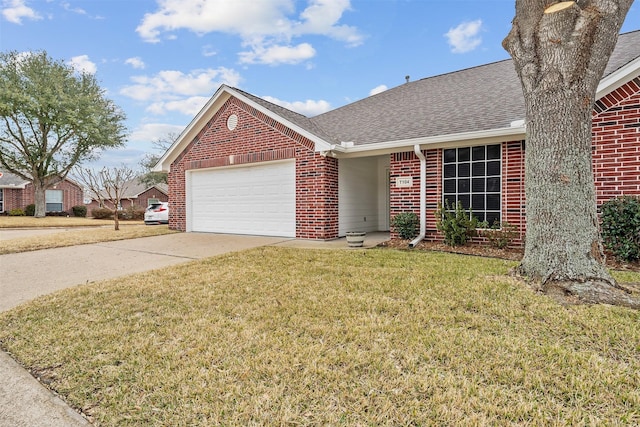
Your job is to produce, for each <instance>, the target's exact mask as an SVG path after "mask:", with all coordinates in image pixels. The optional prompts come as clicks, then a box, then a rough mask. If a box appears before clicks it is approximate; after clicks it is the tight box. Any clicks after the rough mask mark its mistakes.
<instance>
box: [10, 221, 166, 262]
mask: <svg viewBox="0 0 640 427" xmlns="http://www.w3.org/2000/svg"><path fill="white" fill-rule="evenodd" d="M169 233H176V231H173V230H169V227H168V226H166V225H156V226H145V225H121V226H120V230H118V231H115V230H114V229H113V227H104V228H85V229H78V230H73V231H62V230H61V231H60V232H59V233H52V234H46V235H42V236H32V237H24V238H20V239H9V240H0V255H4V254H10V253H17V252H27V251H37V250H40V249H51V248H61V247H65V246H74V245H85V244H89V243H99V242H110V241H114V240H126V239H136V238H139V237H151V236H160V235H162V234H169Z"/></svg>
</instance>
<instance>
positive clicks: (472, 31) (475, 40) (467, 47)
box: [444, 19, 482, 53]
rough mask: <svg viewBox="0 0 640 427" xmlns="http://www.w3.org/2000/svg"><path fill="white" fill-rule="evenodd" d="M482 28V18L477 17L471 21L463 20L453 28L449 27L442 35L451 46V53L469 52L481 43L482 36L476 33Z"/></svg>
mask: <svg viewBox="0 0 640 427" xmlns="http://www.w3.org/2000/svg"><path fill="white" fill-rule="evenodd" d="M481 30H482V20H480V19H477V20H475V21H471V22H463V23H462V24H460V25H458V26H457V27H455V28H451V29H449V31H448V32H447V33H446V34H445V35H444V36H445V37H446V38H447V39H448V41H449V45H450V46H451V51H452V52H453V53H466V52H471V51H472V50H474V49H475V48H476V47H478V46H480V43H482V38H481V37H480V36H479V35H478V34H479V33H480V31H481Z"/></svg>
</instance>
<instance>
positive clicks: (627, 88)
mask: <svg viewBox="0 0 640 427" xmlns="http://www.w3.org/2000/svg"><path fill="white" fill-rule="evenodd" d="M524 118H525V109H524V99H523V95H522V89H521V85H520V81H519V80H518V77H517V75H516V73H515V70H514V67H513V64H512V61H510V60H506V61H500V62H496V63H491V64H487V65H483V66H478V67H474V68H470V69H465V70H461V71H457V72H452V73H448V74H443V75H439V76H435V77H430V78H426V79H422V80H417V81H413V82H407V83H406V84H403V85H401V86H398V87H395V88H392V89H389V90H387V91H385V92H382V93H380V94H377V95H374V96H370V97H368V98H365V99H362V100H360V101H357V102H354V103H351V104H348V105H346V106H344V107H341V108H337V109H335V110H332V111H329V112H327V113H324V114H321V115H318V116H315V117H312V118H308V117H305V116H303V115H300V114H297V113H295V112H292V111H290V110H287V109H285V108H282V107H279V106H277V105H274V104H272V103H269V102H267V101H265V100H263V99H261V98H259V97H257V96H254V95H251V94H249V93H246V92H243V91H241V90H239V89H236V88H231V87H228V86H222V87H220V88H219V89H218V91H217V92H216V93H215V94H214V95H213V97H212V98H211V99H210V100H209V101H208V103H207V104H206V105H205V106H204V108H203V109H202V110H201V111H200V112H199V113H198V115H197V116H196V117H195V118H194V119H193V120H192V122H191V123H190V124H189V125H188V126H187V127H186V128H185V130H184V131H183V132H182V134H181V135H180V136H179V138H178V140H177V141H176V143H175V144H173V146H172V147H171V148H170V149H169V150H168V151H167V152H166V153H165V154H164V155H163V157H162V158H161V159H160V161H159V162H158V164H157V165H156V170H163V171H167V172H169V194H170V196H169V203H170V204H171V208H172V209H171V214H170V219H169V225H170V227H171V228H173V229H177V230H182V231H204V232H220V233H238V234H258V235H273V236H287V237H297V238H303V239H333V238H337V237H339V236H344V235H345V234H346V232H347V231H355V230H357V231H369V232H371V231H386V230H389V229H390V218H392V217H394V216H395V215H397V214H398V213H401V212H406V211H412V212H415V213H416V214H419V215H420V216H421V218H424V222H423V224H424V228H425V231H426V236H425V238H426V239H440V238H441V236H440V235H439V233H438V232H437V230H436V226H435V216H434V211H435V210H436V209H437V206H438V204H439V203H441V202H443V201H444V200H449V201H451V202H456V201H460V202H462V204H463V206H464V207H465V208H466V209H469V208H471V209H472V210H473V212H474V214H475V215H476V216H478V217H479V218H480V219H481V220H488V221H489V222H492V221H508V222H510V223H512V224H515V225H516V226H518V227H519V230H520V231H521V233H524V227H525V194H524V155H525V137H526V130H525V125H524V123H525V121H524ZM593 166H594V174H595V180H596V187H597V198H598V204H601V203H603V202H604V201H606V200H608V199H609V198H611V197H614V196H619V195H622V194H635V195H640V31H635V32H631V33H626V34H623V35H621V36H620V37H619V40H618V44H617V46H616V49H615V51H614V53H613V54H612V56H611V58H610V61H609V64H608V66H607V69H606V71H605V74H604V77H603V79H602V81H601V84H600V86H599V87H598V94H597V101H596V103H595V107H594V111H593Z"/></svg>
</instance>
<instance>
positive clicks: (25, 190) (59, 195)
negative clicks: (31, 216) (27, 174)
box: [0, 171, 83, 215]
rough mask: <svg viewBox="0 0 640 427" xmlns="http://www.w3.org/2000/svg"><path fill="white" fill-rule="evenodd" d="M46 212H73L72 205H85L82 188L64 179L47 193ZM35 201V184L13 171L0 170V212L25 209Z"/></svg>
mask: <svg viewBox="0 0 640 427" xmlns="http://www.w3.org/2000/svg"><path fill="white" fill-rule="evenodd" d="M45 202H46V207H45V210H46V212H67V213H68V214H70V215H71V214H72V213H73V212H72V209H71V208H72V207H74V206H83V198H82V188H81V187H80V186H79V185H78V184H76V183H75V182H73V181H71V180H70V179H65V180H64V181H62V182H60V183H58V184H56V185H54V186H53V187H51V188H50V189H48V190H46V193H45ZM34 203H35V191H34V189H33V185H32V184H31V182H29V181H28V180H26V179H23V178H20V177H19V176H16V175H14V174H12V173H9V172H5V171H0V214H6V213H8V212H10V211H11V210H13V209H22V210H24V209H25V207H26V206H28V205H31V204H34Z"/></svg>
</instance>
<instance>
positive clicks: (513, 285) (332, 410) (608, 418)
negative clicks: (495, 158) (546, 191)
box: [0, 247, 640, 426]
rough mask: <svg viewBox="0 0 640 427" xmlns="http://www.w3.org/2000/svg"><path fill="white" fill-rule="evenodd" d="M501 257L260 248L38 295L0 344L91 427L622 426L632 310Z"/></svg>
mask: <svg viewBox="0 0 640 427" xmlns="http://www.w3.org/2000/svg"><path fill="white" fill-rule="evenodd" d="M514 265H515V263H514V262H512V261H505V260H500V259H487V258H480V257H469V256H464V255H453V254H445V253H432V252H409V251H397V250H392V249H372V250H362V251H361V250H354V251H331V250H318V251H314V250H300V249H287V248H276V247H264V248H258V249H254V250H251V251H246V252H240V253H232V254H228V255H225V256H220V257H215V258H210V259H207V260H202V261H196V262H191V263H187V264H183V265H180V266H177V267H171V268H166V269H163V270H159V271H154V272H149V273H146V274H138V275H134V276H129V277H125V278H120V279H115V280H111V281H106V282H101V283H97V284H92V285H88V286H83V287H77V288H73V289H69V290H66V291H63V292H60V293H57V294H54V295H51V296H47V297H43V298H40V299H39V300H36V301H34V302H32V303H29V304H27V305H25V306H22V307H19V308H17V309H14V310H12V311H10V312H7V313H3V314H0V346H1V347H2V348H3V349H5V350H7V351H9V352H10V353H11V354H12V355H14V356H15V357H16V358H17V359H18V360H19V361H21V363H23V364H24V365H25V366H26V367H27V368H28V369H30V370H31V371H32V372H33V373H34V375H36V376H37V377H39V378H40V379H41V381H42V382H44V383H45V384H47V385H48V386H49V387H51V388H53V389H54V390H56V391H57V392H58V393H60V394H61V395H62V396H63V397H64V398H65V399H66V400H67V401H68V402H69V403H70V404H72V405H73V406H75V407H77V408H80V409H81V410H82V411H83V412H84V413H85V414H87V415H88V416H89V417H90V419H91V420H93V421H94V422H95V423H96V425H100V426H141V425H144V426H153V425H156V426H168V425H170V426H198V425H199V426H211V425H234V426H235V425H238V426H239V425H243V426H244V425H318V426H325V425H333V426H335V425H345V426H356V425H357V426H367V425H370V426H374V425H375V426H379V425H383V426H384V425H386V426H405V425H456V426H457V425H473V426H476V425H637V424H639V423H640V387H638V384H640V328H639V327H638V325H639V324H640V313H639V312H638V311H633V310H629V309H624V308H619V307H610V306H566V307H565V306H560V305H558V304H557V303H555V302H554V301H553V300H551V299H549V298H547V297H545V296H541V295H538V294H535V293H533V292H532V291H530V290H529V289H528V288H527V287H526V286H524V285H523V284H521V283H520V282H518V281H516V280H514V279H512V278H510V277H509V276H507V275H506V274H507V272H508V271H509V269H510V268H511V267H513V266H514ZM617 277H618V279H619V280H624V281H640V275H639V274H637V273H630V272H626V273H624V274H619V275H618V276H617Z"/></svg>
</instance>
